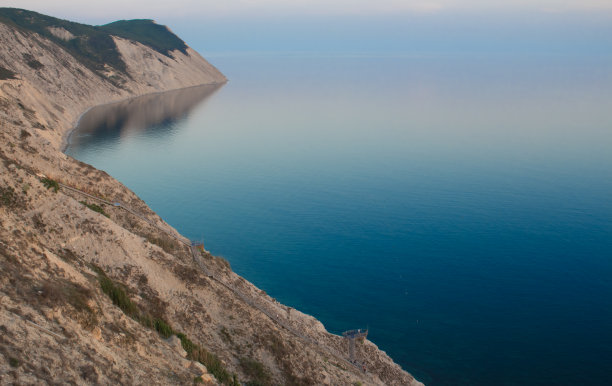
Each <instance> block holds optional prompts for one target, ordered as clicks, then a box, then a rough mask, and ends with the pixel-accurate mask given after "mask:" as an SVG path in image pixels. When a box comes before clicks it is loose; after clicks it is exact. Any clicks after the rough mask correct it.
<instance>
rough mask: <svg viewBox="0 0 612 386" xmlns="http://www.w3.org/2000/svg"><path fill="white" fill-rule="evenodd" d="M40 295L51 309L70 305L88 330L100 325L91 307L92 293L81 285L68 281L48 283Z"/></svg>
mask: <svg viewBox="0 0 612 386" xmlns="http://www.w3.org/2000/svg"><path fill="white" fill-rule="evenodd" d="M39 291H40V292H39V294H40V296H41V298H42V300H43V302H44V303H45V304H46V305H48V306H49V307H54V306H56V305H58V304H69V305H70V306H72V308H73V309H74V310H75V311H76V312H77V314H78V321H79V323H81V325H82V326H83V327H84V328H85V329H88V330H91V329H93V328H94V327H95V326H96V325H97V324H98V318H97V316H96V312H95V311H94V310H93V309H92V308H91V307H90V306H89V304H88V302H89V299H91V296H92V293H91V291H90V290H89V289H88V288H86V287H83V286H82V285H80V284H77V283H73V282H71V281H67V280H60V281H46V282H45V283H43V285H42V288H40V290H39Z"/></svg>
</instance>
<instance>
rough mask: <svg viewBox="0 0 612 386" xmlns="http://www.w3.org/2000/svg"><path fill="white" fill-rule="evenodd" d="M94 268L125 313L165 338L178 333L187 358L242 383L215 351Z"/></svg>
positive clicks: (223, 380) (222, 377)
mask: <svg viewBox="0 0 612 386" xmlns="http://www.w3.org/2000/svg"><path fill="white" fill-rule="evenodd" d="M92 269H93V270H94V271H95V272H96V273H97V274H98V281H99V283H100V287H101V289H102V292H104V293H105V294H106V295H107V296H108V297H109V298H110V299H111V301H112V302H113V304H114V305H116V306H117V307H119V308H120V309H121V311H123V313H124V314H126V315H128V316H129V317H131V318H132V319H134V320H136V321H137V322H139V323H140V324H141V325H143V326H144V327H147V328H150V329H152V330H155V331H157V333H158V334H159V335H160V336H161V337H162V338H164V339H166V338H169V337H170V336H172V335H176V336H177V337H178V338H179V339H180V340H181V345H182V346H183V349H184V350H185V351H186V352H187V358H189V359H191V360H193V361H197V362H200V363H202V364H203V365H204V366H206V368H207V369H208V371H209V372H210V373H211V374H212V375H213V376H214V377H215V378H217V380H218V381H219V382H221V383H222V384H224V385H228V386H237V385H239V384H240V383H239V382H238V379H237V377H236V374H233V373H230V372H229V371H227V369H226V368H225V366H224V365H223V363H222V362H221V360H220V359H219V358H218V357H217V356H216V355H215V354H213V353H211V352H209V351H208V350H206V349H205V348H204V347H202V346H201V345H199V344H196V343H194V342H192V341H191V340H190V339H189V338H188V337H187V335H185V334H184V333H182V332H179V331H176V330H175V329H174V328H172V326H171V325H170V324H169V323H168V322H166V321H165V320H164V319H163V318H162V317H161V316H153V315H150V314H149V313H147V312H146V311H143V310H141V309H140V307H139V306H138V305H137V304H136V303H135V302H134V301H132V300H131V299H130V296H129V295H128V293H127V292H126V290H125V289H124V287H123V286H122V285H121V284H119V283H117V282H115V281H113V280H112V279H110V278H109V277H108V276H107V275H106V273H105V272H104V270H102V269H101V268H100V267H98V266H95V265H92Z"/></svg>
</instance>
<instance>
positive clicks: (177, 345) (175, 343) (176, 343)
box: [166, 335, 187, 358]
mask: <svg viewBox="0 0 612 386" xmlns="http://www.w3.org/2000/svg"><path fill="white" fill-rule="evenodd" d="M166 342H167V343H168V344H169V345H170V347H172V349H173V350H174V351H176V352H177V353H179V355H180V356H182V357H183V358H185V357H186V356H187V351H185V349H184V348H183V345H182V344H181V340H180V339H179V338H178V336H176V335H172V336H171V337H170V338H168V339H166Z"/></svg>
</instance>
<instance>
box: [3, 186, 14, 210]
mask: <svg viewBox="0 0 612 386" xmlns="http://www.w3.org/2000/svg"><path fill="white" fill-rule="evenodd" d="M16 202H17V195H16V194H15V189H13V188H12V187H10V186H8V187H6V188H3V187H0V206H8V207H11V206H13V205H15V203H16Z"/></svg>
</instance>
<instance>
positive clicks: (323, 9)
mask: <svg viewBox="0 0 612 386" xmlns="http://www.w3.org/2000/svg"><path fill="white" fill-rule="evenodd" d="M2 6H8V7H18V8H25V9H30V10H36V11H39V12H41V13H49V14H53V15H66V16H67V17H72V18H82V19H86V20H96V19H117V18H145V17H146V18H154V19H159V18H181V17H185V18H205V19H209V18H212V17H232V16H236V17H244V16H248V15H254V16H283V15H317V16H324V15H330V16H342V15H347V16H348V15H372V14H375V15H385V14H393V15H396V14H398V13H405V14H420V13H421V14H422V13H426V14H427V13H444V12H490V11H493V12H507V11H510V12H544V13H546V12H551V13H564V12H601V11H607V12H609V11H612V0H173V1H163V2H162V1H157V2H155V1H151V0H129V1H126V0H87V1H74V0H53V1H49V0H3V1H2Z"/></svg>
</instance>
